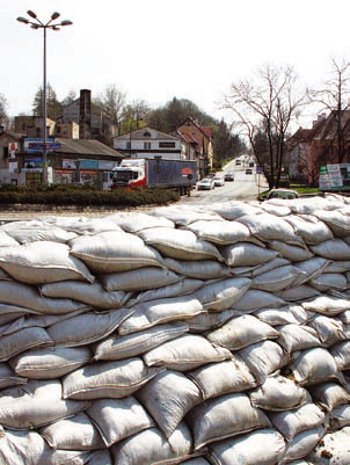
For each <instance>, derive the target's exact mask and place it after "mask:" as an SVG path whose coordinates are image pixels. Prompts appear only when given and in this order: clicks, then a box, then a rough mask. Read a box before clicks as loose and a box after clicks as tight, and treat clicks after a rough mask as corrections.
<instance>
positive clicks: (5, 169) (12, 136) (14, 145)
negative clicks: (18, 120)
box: [0, 126, 23, 185]
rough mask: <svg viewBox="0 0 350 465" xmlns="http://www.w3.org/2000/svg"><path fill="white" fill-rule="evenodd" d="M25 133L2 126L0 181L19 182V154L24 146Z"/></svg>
mask: <svg viewBox="0 0 350 465" xmlns="http://www.w3.org/2000/svg"><path fill="white" fill-rule="evenodd" d="M22 139H23V134H21V133H17V132H13V131H8V130H5V129H4V128H3V127H2V126H0V183H2V184H15V185H17V184H18V163H17V154H18V153H19V152H20V150H21V147H22Z"/></svg>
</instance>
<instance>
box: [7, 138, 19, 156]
mask: <svg viewBox="0 0 350 465" xmlns="http://www.w3.org/2000/svg"><path fill="white" fill-rule="evenodd" d="M17 150H18V144H17V142H10V143H9V145H8V154H9V159H10V160H13V159H15V158H16V152H17Z"/></svg>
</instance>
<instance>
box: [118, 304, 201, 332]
mask: <svg viewBox="0 0 350 465" xmlns="http://www.w3.org/2000/svg"><path fill="white" fill-rule="evenodd" d="M131 310H132V312H133V314H132V315H131V317H130V318H128V319H127V320H125V321H124V322H123V323H122V324H121V325H120V326H119V328H118V333H119V334H120V335H125V334H130V333H134V332H137V331H143V330H145V329H148V328H151V327H153V326H156V325H160V324H165V323H169V322H170V321H177V320H186V319H188V318H193V317H194V316H196V315H199V314H200V313H201V312H203V307H202V304H201V303H200V302H199V300H198V299H196V298H195V297H194V296H183V297H172V298H169V299H160V300H151V301H150V302H144V303H142V304H138V305H136V306H134V307H133V308H132V309H131Z"/></svg>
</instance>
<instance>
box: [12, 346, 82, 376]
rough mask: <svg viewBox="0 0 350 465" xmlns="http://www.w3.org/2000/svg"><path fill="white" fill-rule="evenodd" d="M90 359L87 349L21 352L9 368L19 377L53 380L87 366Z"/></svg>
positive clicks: (50, 349) (56, 348)
mask: <svg viewBox="0 0 350 465" xmlns="http://www.w3.org/2000/svg"><path fill="white" fill-rule="evenodd" d="M90 358H91V353H90V350H89V348H87V347H73V348H66V347H50V348H47V349H39V350H30V351H27V352H23V353H22V354H20V355H18V356H17V357H15V358H13V359H12V360H11V366H12V367H13V369H14V370H15V372H16V373H17V374H18V375H19V376H26V377H28V378H31V379H55V378H59V377H61V376H63V375H66V374H67V373H70V372H71V371H74V370H76V369H77V368H80V367H81V366H83V365H85V364H87V363H88V362H89V361H90Z"/></svg>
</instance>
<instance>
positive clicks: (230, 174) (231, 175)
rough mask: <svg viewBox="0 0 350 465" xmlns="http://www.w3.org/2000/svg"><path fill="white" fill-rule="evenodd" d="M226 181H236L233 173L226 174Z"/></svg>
mask: <svg viewBox="0 0 350 465" xmlns="http://www.w3.org/2000/svg"><path fill="white" fill-rule="evenodd" d="M224 179H225V181H234V180H235V177H234V174H233V173H225V176H224Z"/></svg>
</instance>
